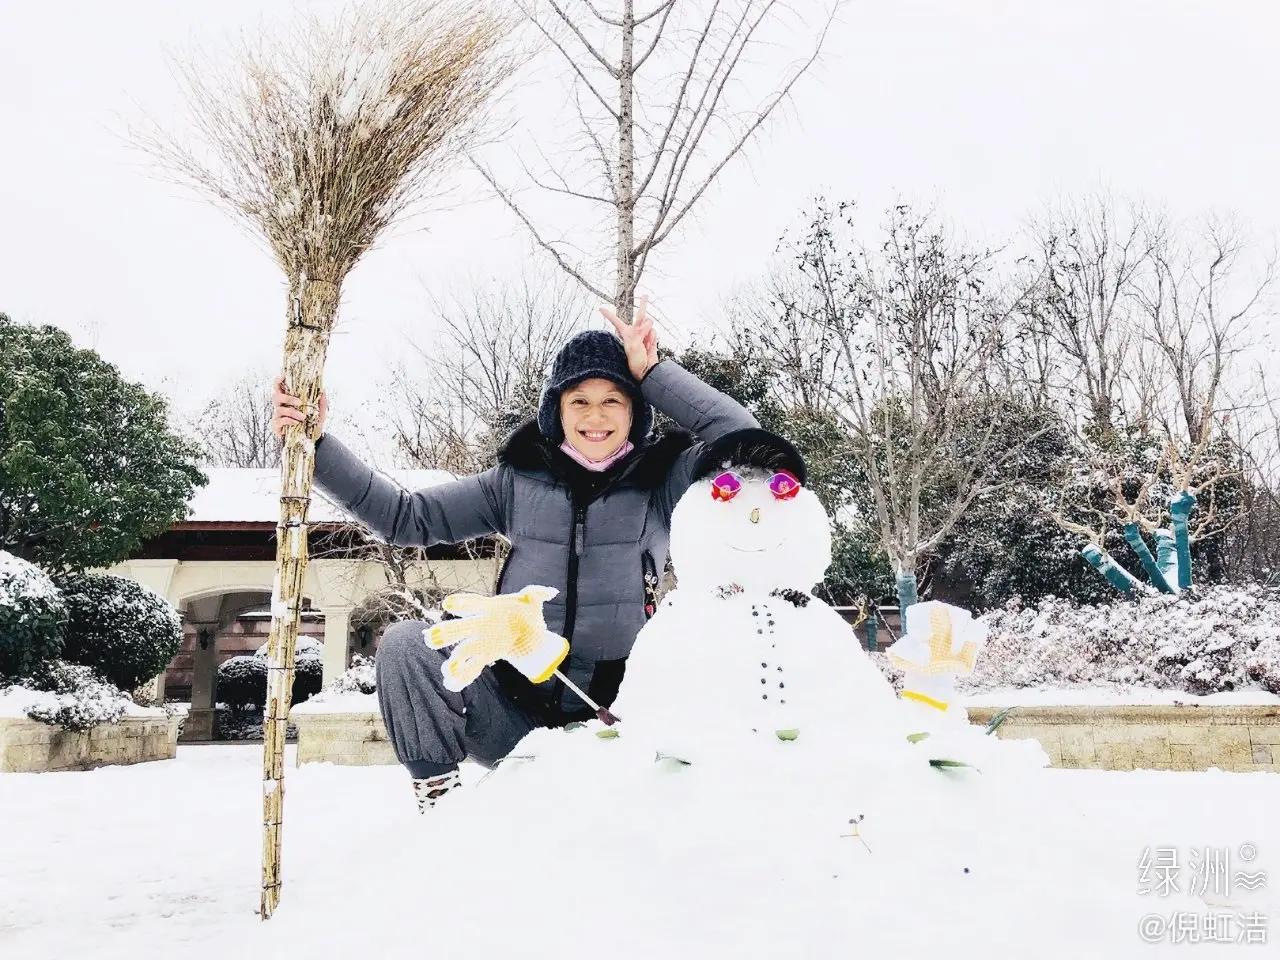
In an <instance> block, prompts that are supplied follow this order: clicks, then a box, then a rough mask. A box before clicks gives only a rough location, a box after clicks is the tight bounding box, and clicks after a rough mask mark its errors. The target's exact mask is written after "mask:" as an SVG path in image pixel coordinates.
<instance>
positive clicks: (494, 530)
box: [272, 299, 758, 812]
mask: <svg viewBox="0 0 1280 960" xmlns="http://www.w3.org/2000/svg"><path fill="white" fill-rule="evenodd" d="M601 312H602V313H603V314H604V315H605V317H606V318H607V319H608V320H609V321H610V322H611V323H612V324H613V327H614V329H615V330H616V331H617V333H618V336H617V337H615V336H614V335H613V334H610V333H608V332H606V331H587V332H584V333H581V334H578V335H577V336H575V337H573V338H572V339H571V340H570V341H569V342H568V343H566V344H565V346H564V347H563V348H562V349H561V351H560V352H559V354H558V355H557V356H556V359H555V362H554V364H553V366H552V370H551V374H550V376H549V377H548V379H547V381H546V384H545V386H544V388H543V392H542V397H541V403H540V406H539V410H538V416H537V418H536V420H535V421H532V422H530V423H527V424H525V425H524V426H523V427H521V428H520V429H518V430H517V431H516V432H515V433H514V434H512V436H511V437H510V438H509V439H508V440H507V442H506V444H505V445H504V446H503V448H502V449H501V450H500V451H499V453H498V463H497V465H496V466H494V467H493V468H491V469H489V470H486V471H485V472H484V473H481V474H478V475H476V476H472V477H465V478H463V479H460V480H456V481H453V482H451V483H446V484H443V485H440V486H434V487H429V488H427V489H424V490H419V491H416V492H413V493H408V492H405V491H403V490H401V489H400V488H399V487H397V486H396V485H395V484H393V483H391V482H390V481H389V480H387V479H385V478H384V477H382V476H380V475H378V474H377V473H375V472H374V471H373V470H371V469H370V468H369V467H368V466H366V465H365V464H364V463H362V462H361V461H360V460H359V459H358V458H357V457H356V456H355V455H354V454H353V453H351V451H349V450H348V449H347V448H346V447H344V446H343V445H342V442H341V441H340V440H338V439H337V438H336V437H333V436H330V435H326V434H324V433H323V430H324V418H325V415H326V412H327V400H326V398H325V397H324V396H323V395H322V396H321V400H320V417H319V419H320V425H319V433H320V435H321V436H320V439H318V440H317V441H316V455H315V456H316V461H315V483H316V484H317V485H318V486H319V488H320V489H321V490H322V491H323V492H324V493H325V495H326V496H327V497H329V498H330V499H331V500H333V501H334V502H335V503H337V504H338V505H339V506H341V507H342V509H343V510H345V511H346V512H347V513H348V514H351V515H352V516H354V517H356V518H358V519H359V520H360V521H362V522H363V523H365V524H367V525H368V526H369V527H370V528H371V529H372V530H373V531H374V532H375V533H376V534H377V535H378V536H379V537H381V538H382V539H384V540H385V541H386V542H388V543H391V544H395V545H400V546H431V545H433V544H438V543H458V542H460V541H464V540H470V539H472V538H475V537H483V536H491V535H494V534H497V535H501V536H503V537H505V538H506V539H507V540H508V541H509V542H510V544H511V551H510V554H509V555H508V557H507V560H506V563H505V564H504V566H503V569H502V572H501V573H500V574H499V578H498V583H497V592H498V593H514V592H517V591H519V590H521V589H522V588H524V587H526V586H529V585H530V584H541V585H543V586H548V587H554V588H556V589H557V590H558V591H559V593H558V595H557V596H556V597H555V598H554V599H553V600H551V601H549V602H548V603H547V604H546V606H545V611H544V612H545V616H546V622H547V627H548V628H549V629H550V630H551V631H552V632H554V633H558V634H560V635H561V636H563V637H565V638H566V639H568V641H569V643H570V652H569V656H568V658H567V659H566V660H565V661H564V663H563V664H562V665H561V668H560V669H561V671H562V672H563V673H564V674H565V675H566V676H568V677H569V679H570V680H571V681H573V683H575V684H576V685H577V686H579V687H580V688H582V689H583V690H585V691H586V693H587V695H588V696H589V697H591V699H592V700H594V701H596V702H597V703H599V704H602V705H604V706H609V705H610V704H611V703H612V702H613V700H614V698H615V696H616V695H617V692H618V687H619V684H620V683H621V682H622V676H623V671H624V669H625V665H626V659H627V655H628V654H629V653H630V651H631V647H632V644H633V643H634V641H635V637H636V634H637V633H638V632H639V631H640V628H641V627H642V626H644V624H645V621H646V620H647V619H648V618H649V617H650V616H652V614H653V611H654V605H655V602H656V591H657V585H658V580H659V578H660V577H661V575H662V570H663V567H664V565H665V563H666V558H667V539H668V531H669V528H670V521H671V511H672V509H673V508H674V506H675V504H676V502H677V501H678V500H679V499H680V496H681V494H683V493H684V491H685V490H686V489H687V488H688V486H689V483H690V482H691V479H692V471H693V467H694V463H695V462H696V461H697V460H698V458H699V457H701V456H704V455H706V454H707V453H708V452H709V451H708V447H707V444H708V443H711V444H716V445H717V446H718V445H719V444H722V443H727V442H731V441H732V439H733V438H732V436H731V435H732V434H733V433H735V432H737V431H742V430H749V429H755V428H758V424H757V423H756V421H755V418H754V417H752V416H751V414H750V413H748V412H747V411H746V410H745V409H744V408H743V407H742V406H740V405H739V404H738V403H737V402H735V401H734V400H732V399H730V398H729V397H727V396H725V395H724V394H722V393H719V392H718V391H716V390H714V389H712V388H711V387H709V386H707V385H706V384H705V383H703V382H702V381H700V380H698V379H697V378H696V377H695V376H693V375H692V374H690V373H689V372H688V371H686V370H684V369H683V368H681V367H680V366H679V365H678V364H676V363H675V362H674V361H672V360H662V361H661V362H660V361H659V360H658V349H657V337H656V335H655V333H654V330H653V321H652V320H651V319H649V318H648V317H647V316H646V315H645V304H644V300H643V299H642V300H641V301H640V304H639V310H638V313H637V318H636V322H635V323H634V324H626V323H623V322H621V321H619V319H618V318H617V316H616V315H615V314H614V312H613V311H612V310H609V309H608V308H601ZM281 385H282V381H277V392H276V396H275V416H274V418H273V420H272V428H273V430H275V432H276V433H277V435H279V436H283V432H284V429H285V426H286V425H287V424H288V423H290V422H295V423H300V422H303V419H304V417H303V413H302V409H301V403H300V402H299V401H298V400H297V398H295V397H290V396H287V395H285V394H283V393H282V392H280V391H281ZM655 407H656V408H657V409H658V410H660V411H662V412H663V413H664V414H666V415H667V416H668V417H670V418H671V419H672V420H674V421H675V422H676V423H677V424H678V425H679V426H680V427H681V428H683V431H689V432H688V433H686V432H683V431H673V432H670V433H668V434H667V435H665V436H664V437H663V438H662V439H661V440H658V441H657V442H651V441H650V439H649V433H650V430H651V428H652V425H653V408H655ZM690 433H692V434H694V435H696V436H697V437H698V438H700V440H701V442H695V441H694V439H693V437H692V436H690ZM428 626H429V625H428V624H425V623H421V622H402V623H397V624H393V625H392V626H391V627H389V628H388V629H387V630H386V632H385V633H384V634H383V637H382V640H381V642H380V644H379V647H378V654H377V679H378V703H379V706H380V708H381V711H382V716H383V720H384V721H385V723H386V727H387V734H388V736H389V737H390V739H391V742H392V744H393V745H394V747H395V751H396V756H397V757H398V758H399V760H400V762H401V763H403V764H404V765H405V767H406V768H407V769H408V771H409V774H410V776H411V777H412V778H413V784H414V791H415V794H416V795H417V797H418V803H419V807H420V808H421V809H422V810H423V811H424V812H425V810H426V809H427V808H428V807H430V806H433V805H434V803H435V801H436V800H437V799H438V798H439V797H440V796H442V795H443V794H444V793H446V792H448V791H449V790H450V789H452V788H453V787H454V786H456V785H457V783H458V772H457V771H458V764H459V763H460V762H461V761H462V760H464V759H466V758H468V757H470V758H471V759H473V760H476V761H477V762H479V763H481V764H483V765H485V766H492V765H493V764H495V763H496V762H497V761H499V760H501V759H502V758H503V757H505V756H506V755H507V754H509V753H510V752H511V750H512V748H513V747H514V746H515V745H516V744H517V743H518V742H519V741H520V740H521V739H522V738H523V737H524V736H525V735H526V734H527V733H528V732H529V731H530V730H532V729H534V728H535V727H539V726H563V725H564V724H566V723H569V722H571V721H574V720H582V719H586V718H589V717H591V716H593V715H594V714H593V712H592V711H591V710H590V708H588V707H586V706H585V704H583V703H582V702H581V701H580V700H579V699H578V697H577V696H576V694H574V693H573V692H572V691H570V690H568V689H567V688H566V686H565V684H564V683H563V682H561V681H559V680H557V679H555V678H553V679H551V680H548V681H547V682H545V683H541V684H536V685H535V684H532V683H530V682H529V681H528V680H526V679H525V678H524V677H523V676H522V675H521V674H520V673H518V672H517V671H516V670H515V669H514V668H513V667H511V665H510V664H508V663H506V662H505V661H502V660H498V661H496V662H494V663H491V664H490V665H489V666H488V667H486V668H485V670H484V671H483V672H482V673H481V675H480V678H479V679H478V680H476V681H474V682H473V683H471V684H470V685H469V686H467V687H466V688H465V689H464V690H462V691H461V692H460V693H454V692H451V691H448V690H446V689H444V687H443V686H442V679H443V678H442V675H441V664H442V663H443V661H444V660H445V659H446V658H447V656H448V651H443V652H442V651H439V650H433V649H430V648H429V647H428V646H427V645H426V643H425V641H424V638H423V632H424V629H425V628H426V627H428Z"/></svg>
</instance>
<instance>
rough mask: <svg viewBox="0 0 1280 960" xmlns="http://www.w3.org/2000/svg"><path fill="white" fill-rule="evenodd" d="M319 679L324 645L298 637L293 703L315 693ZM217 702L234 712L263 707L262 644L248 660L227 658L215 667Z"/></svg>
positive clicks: (264, 657)
mask: <svg viewBox="0 0 1280 960" xmlns="http://www.w3.org/2000/svg"><path fill="white" fill-rule="evenodd" d="M323 677H324V644H323V643H321V642H320V641H318V640H315V639H314V638H312V637H299V638H298V639H297V642H296V646H295V649H294V670H293V697H292V701H293V703H302V702H303V701H305V700H307V699H309V698H311V697H313V696H315V695H316V694H317V693H319V692H320V687H321V684H322V682H323ZM218 700H219V701H220V702H222V703H225V704H226V705H227V706H229V707H233V708H235V709H237V710H240V709H245V708H247V707H255V708H258V709H261V708H262V707H264V706H266V703H267V645H266V644H263V645H262V646H261V647H259V648H258V649H257V651H256V652H255V653H254V655H253V656H251V657H248V656H239V657H231V658H230V659H227V660H224V661H223V662H222V663H221V664H220V665H219V667H218Z"/></svg>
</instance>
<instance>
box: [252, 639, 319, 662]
mask: <svg viewBox="0 0 1280 960" xmlns="http://www.w3.org/2000/svg"><path fill="white" fill-rule="evenodd" d="M270 645H271V644H270V643H269V642H268V643H264V644H263V645H262V646H260V647H259V648H258V649H257V650H255V651H253V655H254V656H255V657H260V658H262V659H264V660H265V659H266V656H267V648H268V647H269V646H270ZM293 655H294V656H295V657H297V658H298V659H301V658H302V657H304V656H316V657H323V656H324V643H323V642H322V641H320V640H317V639H316V638H315V637H307V636H301V637H298V638H297V639H296V640H295V641H294V642H293Z"/></svg>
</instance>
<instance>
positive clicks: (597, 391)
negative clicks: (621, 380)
mask: <svg viewBox="0 0 1280 960" xmlns="http://www.w3.org/2000/svg"><path fill="white" fill-rule="evenodd" d="M560 423H561V426H562V427H563V428H564V436H565V440H566V442H568V443H569V445H570V446H572V447H573V449H574V450H576V451H577V452H578V453H580V454H582V456H583V457H585V458H586V459H587V460H589V461H591V462H592V463H600V462H602V461H604V460H608V459H609V458H610V457H612V456H613V455H614V454H616V453H618V452H619V451H620V450H621V448H622V446H623V444H625V443H626V442H627V436H628V434H629V433H630V432H631V398H630V397H628V396H627V395H626V393H625V392H624V391H623V389H622V388H621V387H620V386H618V385H617V384H616V383H614V382H613V381H612V380H605V379H604V378H602V377H593V378H591V379H589V380H584V381H582V382H581V383H580V384H578V385H577V386H576V387H573V388H572V389H570V390H567V391H566V392H565V393H564V394H563V395H562V396H561V397H560Z"/></svg>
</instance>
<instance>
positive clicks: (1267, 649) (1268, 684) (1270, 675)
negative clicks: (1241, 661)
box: [1245, 636, 1280, 693]
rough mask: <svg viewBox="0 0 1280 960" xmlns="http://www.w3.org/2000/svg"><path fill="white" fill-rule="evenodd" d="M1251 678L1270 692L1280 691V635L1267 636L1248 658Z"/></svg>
mask: <svg viewBox="0 0 1280 960" xmlns="http://www.w3.org/2000/svg"><path fill="white" fill-rule="evenodd" d="M1245 669H1246V670H1248V672H1249V679H1251V680H1253V681H1255V682H1256V683H1257V684H1258V685H1259V686H1261V687H1262V688H1263V689H1264V690H1267V691H1269V692H1270V693H1280V636H1272V637H1267V638H1266V639H1265V640H1263V641H1262V642H1261V643H1260V644H1258V646H1257V648H1256V649H1255V650H1254V651H1253V654H1252V655H1251V656H1250V657H1249V658H1248V661H1247V662H1246V664H1245Z"/></svg>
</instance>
